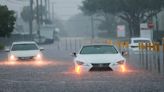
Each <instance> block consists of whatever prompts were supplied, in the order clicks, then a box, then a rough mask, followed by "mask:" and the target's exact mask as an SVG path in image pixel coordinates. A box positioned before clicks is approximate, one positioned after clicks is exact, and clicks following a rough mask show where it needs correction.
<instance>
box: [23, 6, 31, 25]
mask: <svg viewBox="0 0 164 92" xmlns="http://www.w3.org/2000/svg"><path fill="white" fill-rule="evenodd" d="M21 17H22V19H23V20H24V21H25V22H29V21H30V19H31V10H30V6H25V7H23V10H22V12H21Z"/></svg>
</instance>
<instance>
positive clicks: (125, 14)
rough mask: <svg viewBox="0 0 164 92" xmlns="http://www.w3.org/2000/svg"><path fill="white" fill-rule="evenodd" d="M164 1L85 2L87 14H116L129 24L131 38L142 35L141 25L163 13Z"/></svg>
mask: <svg viewBox="0 0 164 92" xmlns="http://www.w3.org/2000/svg"><path fill="white" fill-rule="evenodd" d="M163 6H164V0H84V1H83V6H82V7H81V10H82V11H83V12H84V13H85V14H97V13H99V14H101V13H107V14H115V15H117V16H118V17H120V18H122V19H123V20H125V21H126V22H127V23H128V24H129V29H130V36H139V35H140V31H139V30H140V23H143V22H147V21H148V20H150V19H152V17H153V16H155V15H157V14H158V13H159V12H161V11H162V8H163Z"/></svg>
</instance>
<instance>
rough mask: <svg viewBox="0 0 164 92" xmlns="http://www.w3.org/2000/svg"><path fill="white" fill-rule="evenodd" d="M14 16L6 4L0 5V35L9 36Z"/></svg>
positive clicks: (13, 23) (12, 27) (12, 28)
mask: <svg viewBox="0 0 164 92" xmlns="http://www.w3.org/2000/svg"><path fill="white" fill-rule="evenodd" d="M15 21H16V17H15V13H14V11H12V10H8V8H7V6H1V5H0V37H9V36H10V34H11V32H13V30H14V25H15Z"/></svg>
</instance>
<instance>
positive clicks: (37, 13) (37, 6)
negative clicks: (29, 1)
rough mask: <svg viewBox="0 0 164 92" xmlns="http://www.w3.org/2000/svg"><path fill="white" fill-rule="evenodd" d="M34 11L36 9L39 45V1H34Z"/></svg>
mask: <svg viewBox="0 0 164 92" xmlns="http://www.w3.org/2000/svg"><path fill="white" fill-rule="evenodd" d="M36 9H37V11H36V15H37V26H38V28H37V33H38V36H39V43H40V42H41V41H40V38H41V36H40V18H39V1H38V0H36Z"/></svg>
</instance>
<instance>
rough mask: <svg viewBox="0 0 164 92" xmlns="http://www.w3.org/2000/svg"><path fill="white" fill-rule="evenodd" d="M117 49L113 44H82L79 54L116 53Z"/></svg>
mask: <svg viewBox="0 0 164 92" xmlns="http://www.w3.org/2000/svg"><path fill="white" fill-rule="evenodd" d="M117 53H118V51H117V50H116V49H115V47H114V46H108V45H93V46H84V47H83V48H82V50H81V51H80V54H117Z"/></svg>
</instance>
